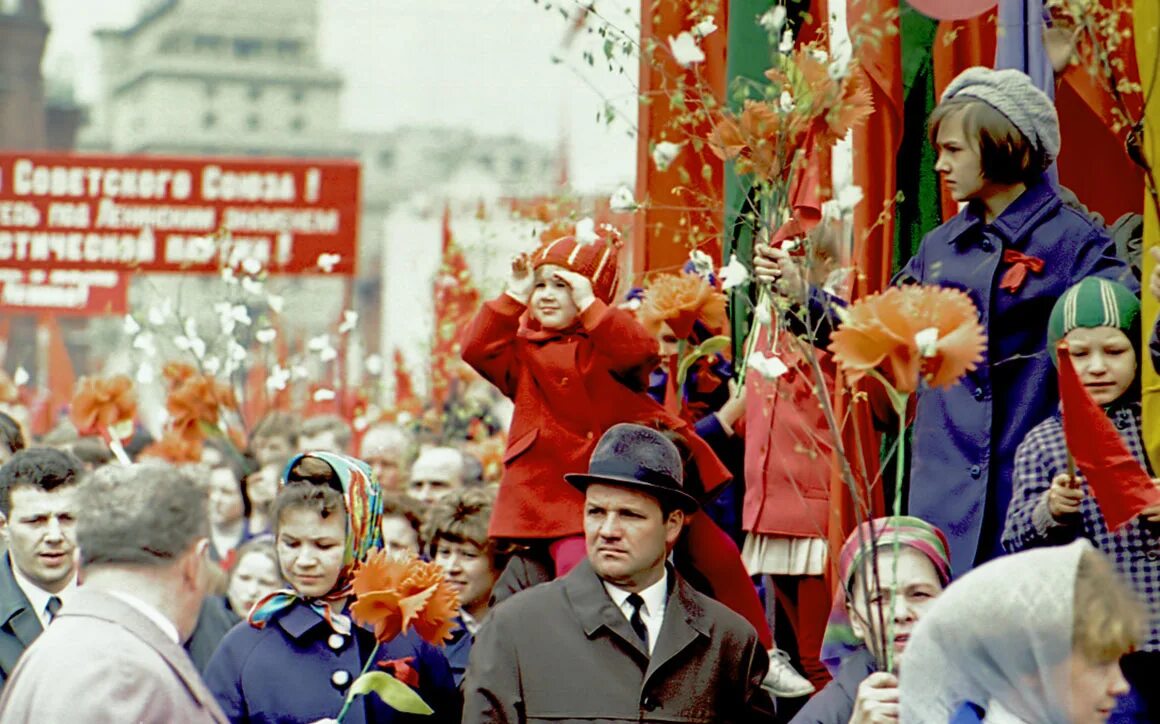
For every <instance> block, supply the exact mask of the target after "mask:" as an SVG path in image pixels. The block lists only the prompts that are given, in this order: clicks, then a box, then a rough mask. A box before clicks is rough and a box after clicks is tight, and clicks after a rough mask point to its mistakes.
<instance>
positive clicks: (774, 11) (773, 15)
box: [757, 5, 785, 33]
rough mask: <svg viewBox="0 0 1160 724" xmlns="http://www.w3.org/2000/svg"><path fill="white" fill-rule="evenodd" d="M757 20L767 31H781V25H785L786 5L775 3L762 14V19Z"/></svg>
mask: <svg viewBox="0 0 1160 724" xmlns="http://www.w3.org/2000/svg"><path fill="white" fill-rule="evenodd" d="M757 22H759V23H760V24H761V27H763V28H765V30H766V31H767V32H770V33H780V32H781V26H783V25H785V6H784V5H774V6H773V7H771V8H770V9H769V10H766V11H765V14H764V15H762V16H761V19H760V20H758V21H757Z"/></svg>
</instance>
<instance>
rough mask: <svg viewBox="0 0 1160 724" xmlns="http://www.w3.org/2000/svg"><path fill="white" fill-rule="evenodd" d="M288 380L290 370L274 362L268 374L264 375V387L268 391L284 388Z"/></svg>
mask: <svg viewBox="0 0 1160 724" xmlns="http://www.w3.org/2000/svg"><path fill="white" fill-rule="evenodd" d="M288 382H290V370H288V369H285V368H283V367H282V366H281V365H278V364H275V365H274V369H272V370H270V375H269V376H268V377H266V389H267V390H269V391H270V392H277V391H278V390H284V389H286V384H287V383H288Z"/></svg>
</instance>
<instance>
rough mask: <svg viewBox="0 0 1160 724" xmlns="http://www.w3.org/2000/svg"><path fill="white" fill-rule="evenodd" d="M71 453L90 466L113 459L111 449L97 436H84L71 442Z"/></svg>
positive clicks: (96, 466) (102, 463)
mask: <svg viewBox="0 0 1160 724" xmlns="http://www.w3.org/2000/svg"><path fill="white" fill-rule="evenodd" d="M72 454H73V455H75V456H76V458H77V460H80V461H81V462H82V463H84V464H85V465H88V466H89V467H91V468H98V467H100V466H102V465H104V464H105V463H108V462H112V461H113V451H112V450H110V449H109V446H108V445H106V444H105V441H104V440H102V439H101V438H99V437H93V436H86V437H82V438H81V439H79V440H77V441H76V442H74V443H73V444H72Z"/></svg>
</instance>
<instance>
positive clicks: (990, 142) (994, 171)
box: [929, 96, 1050, 184]
mask: <svg viewBox="0 0 1160 724" xmlns="http://www.w3.org/2000/svg"><path fill="white" fill-rule="evenodd" d="M952 115H954V116H955V117H957V118H958V119H959V120H960V121H961V122H962V124H963V134H964V135H965V136H966V138H967V140H968V142H970V141H972V140H973V141H976V142H977V143H978V145H979V161H980V164H981V167H982V173H983V178H985V179H986V180H988V181H992V182H994V183H1000V184H1015V183H1031V182H1033V181H1035V179H1037V178H1038V177H1039V176H1040V174H1042V173H1043V172H1044V171H1046V170H1047V167H1048V166H1049V165H1050V163H1049V161H1048V158H1047V154H1046V153H1045V152H1044V151H1043V149H1041V148H1036V147H1035V146H1034V145H1033V144H1032V143H1031V141H1030V140H1029V139H1028V138H1027V136H1024V135H1023V132H1022V131H1020V130H1019V129H1018V128H1016V127H1015V124H1014V123H1012V122H1011V121H1010V120H1009V119H1008V118H1007V116H1005V115H1003V114H1002V113H1000V112H999V111H997V110H995V108H994V107H993V106H991V105H990V104H989V103H986V102H984V101H981V100H979V99H977V98H971V97H969V96H957V97H955V98H950V99H948V100H945V101H943V102H942V103H939V104H938V106H937V107H936V108H935V109H934V111H933V112H931V114H930V124H929V127H930V130H929V133H930V142H931V145H933V146H935V147H936V148H937V147H938V129H939V126H940V125H942V122H943V121H944V120H946V119H947V118H948V117H950V116H952Z"/></svg>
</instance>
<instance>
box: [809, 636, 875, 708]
mask: <svg viewBox="0 0 1160 724" xmlns="http://www.w3.org/2000/svg"><path fill="white" fill-rule="evenodd" d="M873 673H874V657H873V656H871V655H870V651H869V650H867V649H865V648H863V649H858V650H857V651H854V652H851V653H850V655H849V656H847V657H846V658H844V659H842V663H841V665H840V666H839V667H838V673H837V675H835V676H834V678H833V679H831V680H830V683H828V684H826V687H825V688H824V689H822V690H821V691H819V692H818V693H816V694H814V695H813V696H812V697H810V700H809V701H808V702H806V705H805V706H803V707H802V708H801V709H800V710H799V711H798V713H797V715H796V716H794V718H793V719H790V722H789V724H848V722H849V721H850V716H851V715H852V714H853V713H854V700H855V699H856V698H857V696H858V686H859V685H861V683H862V682H863V681H864V680H865V679H866V677H867V676H869V675H870V674H873Z"/></svg>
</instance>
